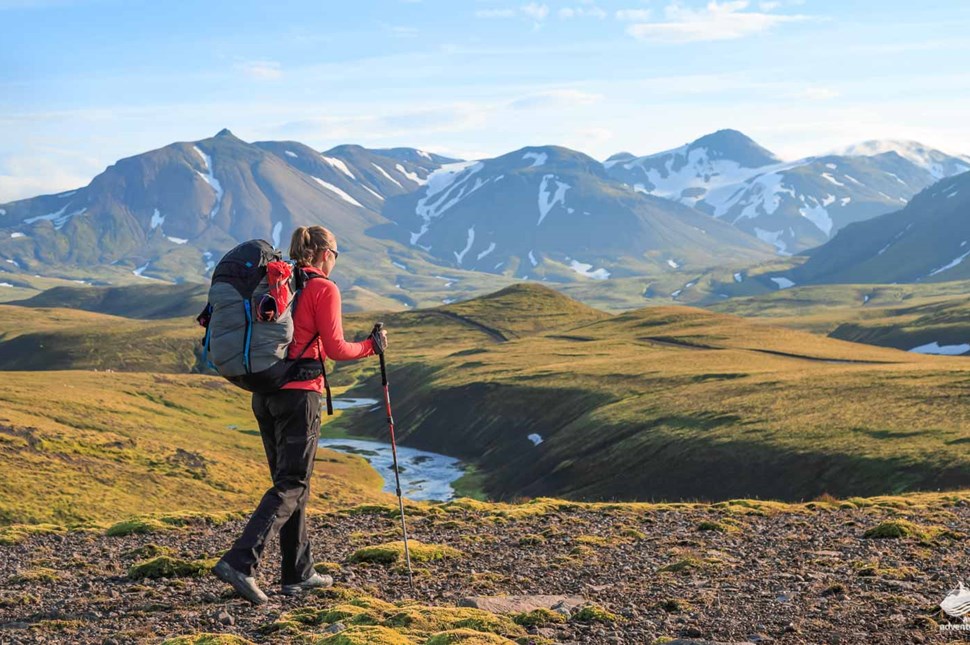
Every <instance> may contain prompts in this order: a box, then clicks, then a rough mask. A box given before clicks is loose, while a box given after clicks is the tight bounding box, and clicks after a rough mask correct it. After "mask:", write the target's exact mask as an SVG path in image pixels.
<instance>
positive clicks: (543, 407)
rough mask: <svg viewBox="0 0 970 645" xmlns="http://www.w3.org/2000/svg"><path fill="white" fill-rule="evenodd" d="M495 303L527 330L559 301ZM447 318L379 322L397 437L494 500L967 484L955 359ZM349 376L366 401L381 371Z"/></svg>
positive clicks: (653, 323) (713, 325)
mask: <svg viewBox="0 0 970 645" xmlns="http://www.w3.org/2000/svg"><path fill="white" fill-rule="evenodd" d="M501 293H503V294H504V295H503V297H504V298H506V299H511V300H513V301H514V300H515V299H516V298H522V299H526V300H528V301H529V302H533V303H536V304H534V305H533V306H532V307H531V309H530V308H529V307H522V308H521V311H522V319H523V320H530V321H531V320H534V319H535V318H534V316H535V314H536V313H538V312H541V311H542V310H543V308H542V304H539V303H545V304H548V305H549V306H552V307H555V306H558V303H559V301H558V300H557V299H555V298H553V297H551V296H550V295H549V294H550V293H554V292H551V290H546V289H544V288H542V287H538V286H534V285H519V286H516V287H514V288H510V289H509V290H506V291H504V292H501ZM543 296H545V298H546V299H545V300H542V297H543ZM537 297H538V298H539V300H536V298H537ZM466 306H468V307H471V306H472V305H466ZM475 306H476V307H477V306H478V305H475ZM446 309H447V308H439V309H431V310H426V311H423V312H414V313H402V314H394V315H392V316H388V317H387V321H386V322H387V324H388V328H389V329H391V330H393V333H394V336H393V338H394V343H395V346H394V348H393V349H392V350H390V351H389V354H388V358H389V365H390V368H391V376H390V378H391V382H392V383H393V384H394V392H395V395H394V396H395V414H396V416H397V418H398V419H399V427H398V433H399V437H400V438H401V440H402V441H403V442H404V443H405V444H408V445H413V446H415V447H419V448H423V449H428V450H434V451H437V452H443V453H445V454H450V455H455V456H459V457H461V458H463V459H466V460H468V461H470V462H472V463H475V464H476V465H478V466H479V468H480V469H481V471H482V472H483V473H484V476H485V490H486V492H487V493H489V494H490V495H491V496H493V497H496V498H514V497H516V496H536V495H555V496H563V497H569V498H574V499H592V500H595V499H600V500H605V499H695V498H696V499H724V498H727V497H733V496H761V497H771V498H780V499H789V500H798V499H811V498H812V497H814V496H817V495H819V494H822V493H830V494H835V495H873V494H880V493H898V492H903V491H909V490H921V489H922V490H927V489H929V490H932V489H938V488H944V489H949V488H959V487H961V486H966V485H968V483H970V463H968V457H967V454H966V452H965V451H962V450H960V449H959V446H961V445H964V444H965V443H966V442H967V441H968V440H970V435H968V434H967V432H968V429H970V417H968V416H967V411H966V408H965V406H963V405H962V403H961V401H962V399H961V397H960V395H959V393H960V392H961V391H963V389H964V388H965V387H966V383H967V381H966V370H965V364H964V363H963V362H962V361H961V360H960V359H958V358H950V357H934V356H921V355H915V354H911V353H906V352H900V351H895V350H890V349H884V348H879V347H872V346H867V345H861V344H856V343H848V342H844V341H839V340H835V339H831V338H826V337H824V336H821V335H816V334H809V333H805V332H801V331H798V330H792V329H787V328H784V327H779V326H769V325H766V324H763V323H758V322H752V321H748V320H745V319H742V318H738V317H735V316H729V315H724V314H716V313H711V312H705V311H703V310H698V309H692V308H686V307H656V308H646V309H642V310H636V311H632V312H628V313H626V314H622V315H618V316H609V317H600V318H599V319H591V320H587V321H578V320H577V321H576V324H570V323H569V322H568V320H569V317H568V316H567V317H564V318H563V319H560V320H559V321H558V322H553V323H551V324H550V326H548V327H546V329H545V330H536V329H534V328H532V329H531V332H530V334H529V335H525V334H522V333H520V334H519V335H518V336H514V337H513V336H512V335H510V334H507V333H501V330H502V329H512V328H516V327H517V325H518V324H519V323H516V321H515V319H514V318H513V317H512V315H511V314H510V313H508V312H511V311H513V310H512V308H510V307H509V306H504V307H500V308H499V307H493V308H485V311H487V312H490V313H491V314H492V316H493V318H494V317H497V316H499V315H501V316H502V317H503V318H504V320H502V321H500V322H498V321H496V320H494V319H492V320H485V319H481V318H480V319H477V320H476V319H474V318H472V319H469V320H466V319H462V320H458V319H456V318H455V317H453V316H450V315H446V314H445V310H446ZM497 312H501V313H497ZM418 316H420V318H418ZM543 316H544V317H545V318H547V319H549V320H553V321H555V316H553V315H551V314H550V313H548V312H547V313H545V314H543ZM361 323H363V321H361ZM459 323H460V324H463V325H464V327H462V326H460V324H459ZM475 323H482V324H475ZM360 326H361V327H363V326H364V325H363V324H361V325H360ZM490 329H491V330H497V331H499V332H500V333H499V334H496V333H492V332H490ZM336 373H337V374H338V375H342V376H346V374H344V373H343V370H342V369H340V367H339V366H338V369H337V372H336ZM354 378H355V379H358V380H361V382H362V385H361V387H360V389H359V390H352V391H357V392H359V393H361V395H363V393H364V392H374V391H376V388H377V385H376V382H375V381H374V380H373V379H374V372H373V370H371V371H370V372H368V371H366V370H363V371H361V370H358V371H356V372H354ZM368 379H369V380H368ZM355 414H360V413H355ZM342 423H346V428H347V429H348V430H349V431H351V432H354V433H363V434H373V435H374V436H377V434H378V433H379V432H381V428H380V426H379V424H376V423H374V424H368V423H367V422H366V421H365V420H364V418H362V417H358V416H355V415H348V416H347V417H345V421H344V422H342ZM530 435H535V437H533V438H532V439H530ZM536 438H538V439H539V440H541V442H540V443H536V442H535V439H536ZM534 444H535V445H534Z"/></svg>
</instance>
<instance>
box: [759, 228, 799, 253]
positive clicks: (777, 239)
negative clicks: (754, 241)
mask: <svg viewBox="0 0 970 645" xmlns="http://www.w3.org/2000/svg"><path fill="white" fill-rule="evenodd" d="M754 234H755V235H757V236H758V239H759V240H761V241H762V242H767V243H768V244H771V245H772V246H774V247H775V250H776V251H777V253H778V255H791V253H788V245H787V244H785V241H784V240H782V239H781V236H782V235H784V234H785V231H783V230H782V231H766V230H764V229H762V228H758V227H755V229H754Z"/></svg>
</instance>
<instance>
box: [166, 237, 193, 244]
mask: <svg viewBox="0 0 970 645" xmlns="http://www.w3.org/2000/svg"><path fill="white" fill-rule="evenodd" d="M166 239H167V240H168V241H169V242H172V243H174V244H188V243H189V241H188V240H187V239H185V238H182V237H172V236H170V235H168V236H166Z"/></svg>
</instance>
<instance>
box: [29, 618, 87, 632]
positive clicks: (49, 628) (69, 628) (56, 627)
mask: <svg viewBox="0 0 970 645" xmlns="http://www.w3.org/2000/svg"><path fill="white" fill-rule="evenodd" d="M82 627H85V623H84V621H81V620H61V619H51V620H40V621H38V622H36V623H34V624H32V625H31V626H30V628H31V629H34V630H37V631H42V632H76V631H80V630H81V628H82Z"/></svg>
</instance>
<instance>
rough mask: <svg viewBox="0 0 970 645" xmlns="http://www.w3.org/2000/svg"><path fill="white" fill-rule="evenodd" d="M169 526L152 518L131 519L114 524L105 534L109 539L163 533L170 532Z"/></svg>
mask: <svg viewBox="0 0 970 645" xmlns="http://www.w3.org/2000/svg"><path fill="white" fill-rule="evenodd" d="M168 528H169V525H166V524H163V523H162V522H160V521H158V520H156V519H151V518H131V519H128V520H124V521H121V522H118V523H116V524H112V525H111V526H109V527H108V530H107V531H105V532H104V534H105V535H107V536H109V537H121V536H125V535H140V534H145V533H161V532H162V531H165V530H168Z"/></svg>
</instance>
